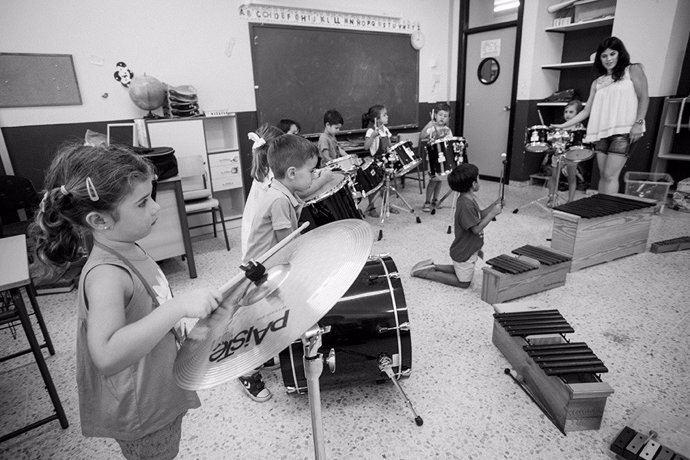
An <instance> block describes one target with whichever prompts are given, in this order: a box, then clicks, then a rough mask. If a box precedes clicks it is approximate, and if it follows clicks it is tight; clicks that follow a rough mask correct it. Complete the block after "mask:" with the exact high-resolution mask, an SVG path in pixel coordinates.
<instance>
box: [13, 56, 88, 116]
mask: <svg viewBox="0 0 690 460" xmlns="http://www.w3.org/2000/svg"><path fill="white" fill-rule="evenodd" d="M48 105H81V95H80V94H79V85H78V84H77V76H76V74H75V73H74V64H73V62H72V55H71V54H30V53H0V107H38V106H48Z"/></svg>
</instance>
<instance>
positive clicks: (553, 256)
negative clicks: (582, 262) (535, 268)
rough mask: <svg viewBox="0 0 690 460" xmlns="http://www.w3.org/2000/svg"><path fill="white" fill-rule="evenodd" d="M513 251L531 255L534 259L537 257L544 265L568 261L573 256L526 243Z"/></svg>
mask: <svg viewBox="0 0 690 460" xmlns="http://www.w3.org/2000/svg"><path fill="white" fill-rule="evenodd" d="M512 252H513V254H517V255H519V256H527V257H531V258H532V259H536V260H538V261H539V263H541V264H544V265H555V264H560V263H562V262H567V261H568V260H570V259H571V257H568V256H565V255H562V254H559V253H556V252H553V251H549V250H548V249H546V248H540V247H537V246H530V245H525V246H521V247H519V248H517V249H513V251H512Z"/></svg>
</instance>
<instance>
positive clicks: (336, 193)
mask: <svg viewBox="0 0 690 460" xmlns="http://www.w3.org/2000/svg"><path fill="white" fill-rule="evenodd" d="M349 182H350V178H349V177H348V176H346V175H345V174H338V173H334V174H333V177H332V178H331V180H330V181H329V182H328V183H327V184H324V186H323V187H321V188H320V189H319V190H317V191H316V192H314V193H312V194H311V195H309V196H308V197H306V198H304V208H302V214H300V218H299V222H300V224H301V223H303V222H309V227H307V229H306V230H305V232H308V231H309V230H311V229H314V228H316V227H320V226H322V225H326V224H328V223H331V222H335V221H336V220H342V219H361V218H362V214H361V213H360V212H359V209H357V205H356V204H355V200H354V198H352V192H351V191H350V187H349Z"/></svg>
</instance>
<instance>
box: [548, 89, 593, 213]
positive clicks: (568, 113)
mask: <svg viewBox="0 0 690 460" xmlns="http://www.w3.org/2000/svg"><path fill="white" fill-rule="evenodd" d="M583 108H584V106H583V105H582V102H580V101H579V100H577V99H573V100H572V101H570V102H568V104H567V105H566V106H565V107H564V108H563V119H564V120H565V121H568V120H571V119H572V118H573V117H575V115H577V114H578V113H580V112H581V111H582V109H583ZM576 129H585V128H584V126H583V125H582V123H578V124H576V125H575V126H572V127H571V128H568V129H567V130H568V131H572V130H576ZM564 154H565V151H560V152H559V151H555V150H554V149H553V148H552V149H550V151H549V153H548V154H547V155H545V156H544V160H543V161H542V168H543V169H544V172H547V173H549V174H551V180H550V181H549V192H550V193H549V196H556V193H558V188H557V187H558V183H559V182H560V178H561V171H562V168H563V167H565V172H566V176H567V177H568V202H571V201H573V200H574V199H575V191H576V190H577V179H578V175H579V176H580V177H582V176H581V174H580V172H579V171H578V165H577V164H574V163H570V162H568V161H565V159H564V158H563V157H562V155H564ZM558 156H561V171H559V168H558ZM554 204H555V203H551V202H549V203H547V206H553V205H554Z"/></svg>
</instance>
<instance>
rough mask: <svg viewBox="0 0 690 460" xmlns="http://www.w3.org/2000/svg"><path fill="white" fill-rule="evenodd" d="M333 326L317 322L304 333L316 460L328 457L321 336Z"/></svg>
mask: <svg viewBox="0 0 690 460" xmlns="http://www.w3.org/2000/svg"><path fill="white" fill-rule="evenodd" d="M330 330H331V327H330V326H326V327H324V328H322V327H320V326H319V325H318V324H315V325H314V326H312V327H311V329H309V330H308V331H307V332H305V333H304V335H302V346H303V347H304V356H303V357H302V361H303V363H304V376H305V377H306V378H307V393H309V409H310V410H311V428H312V432H313V435H314V457H315V458H316V460H321V459H325V458H326V446H325V445H324V441H323V423H322V421H321V387H320V386H319V377H321V372H322V371H323V355H322V354H321V353H319V348H321V343H322V342H321V336H322V335H323V334H326V333H328V332H330Z"/></svg>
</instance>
